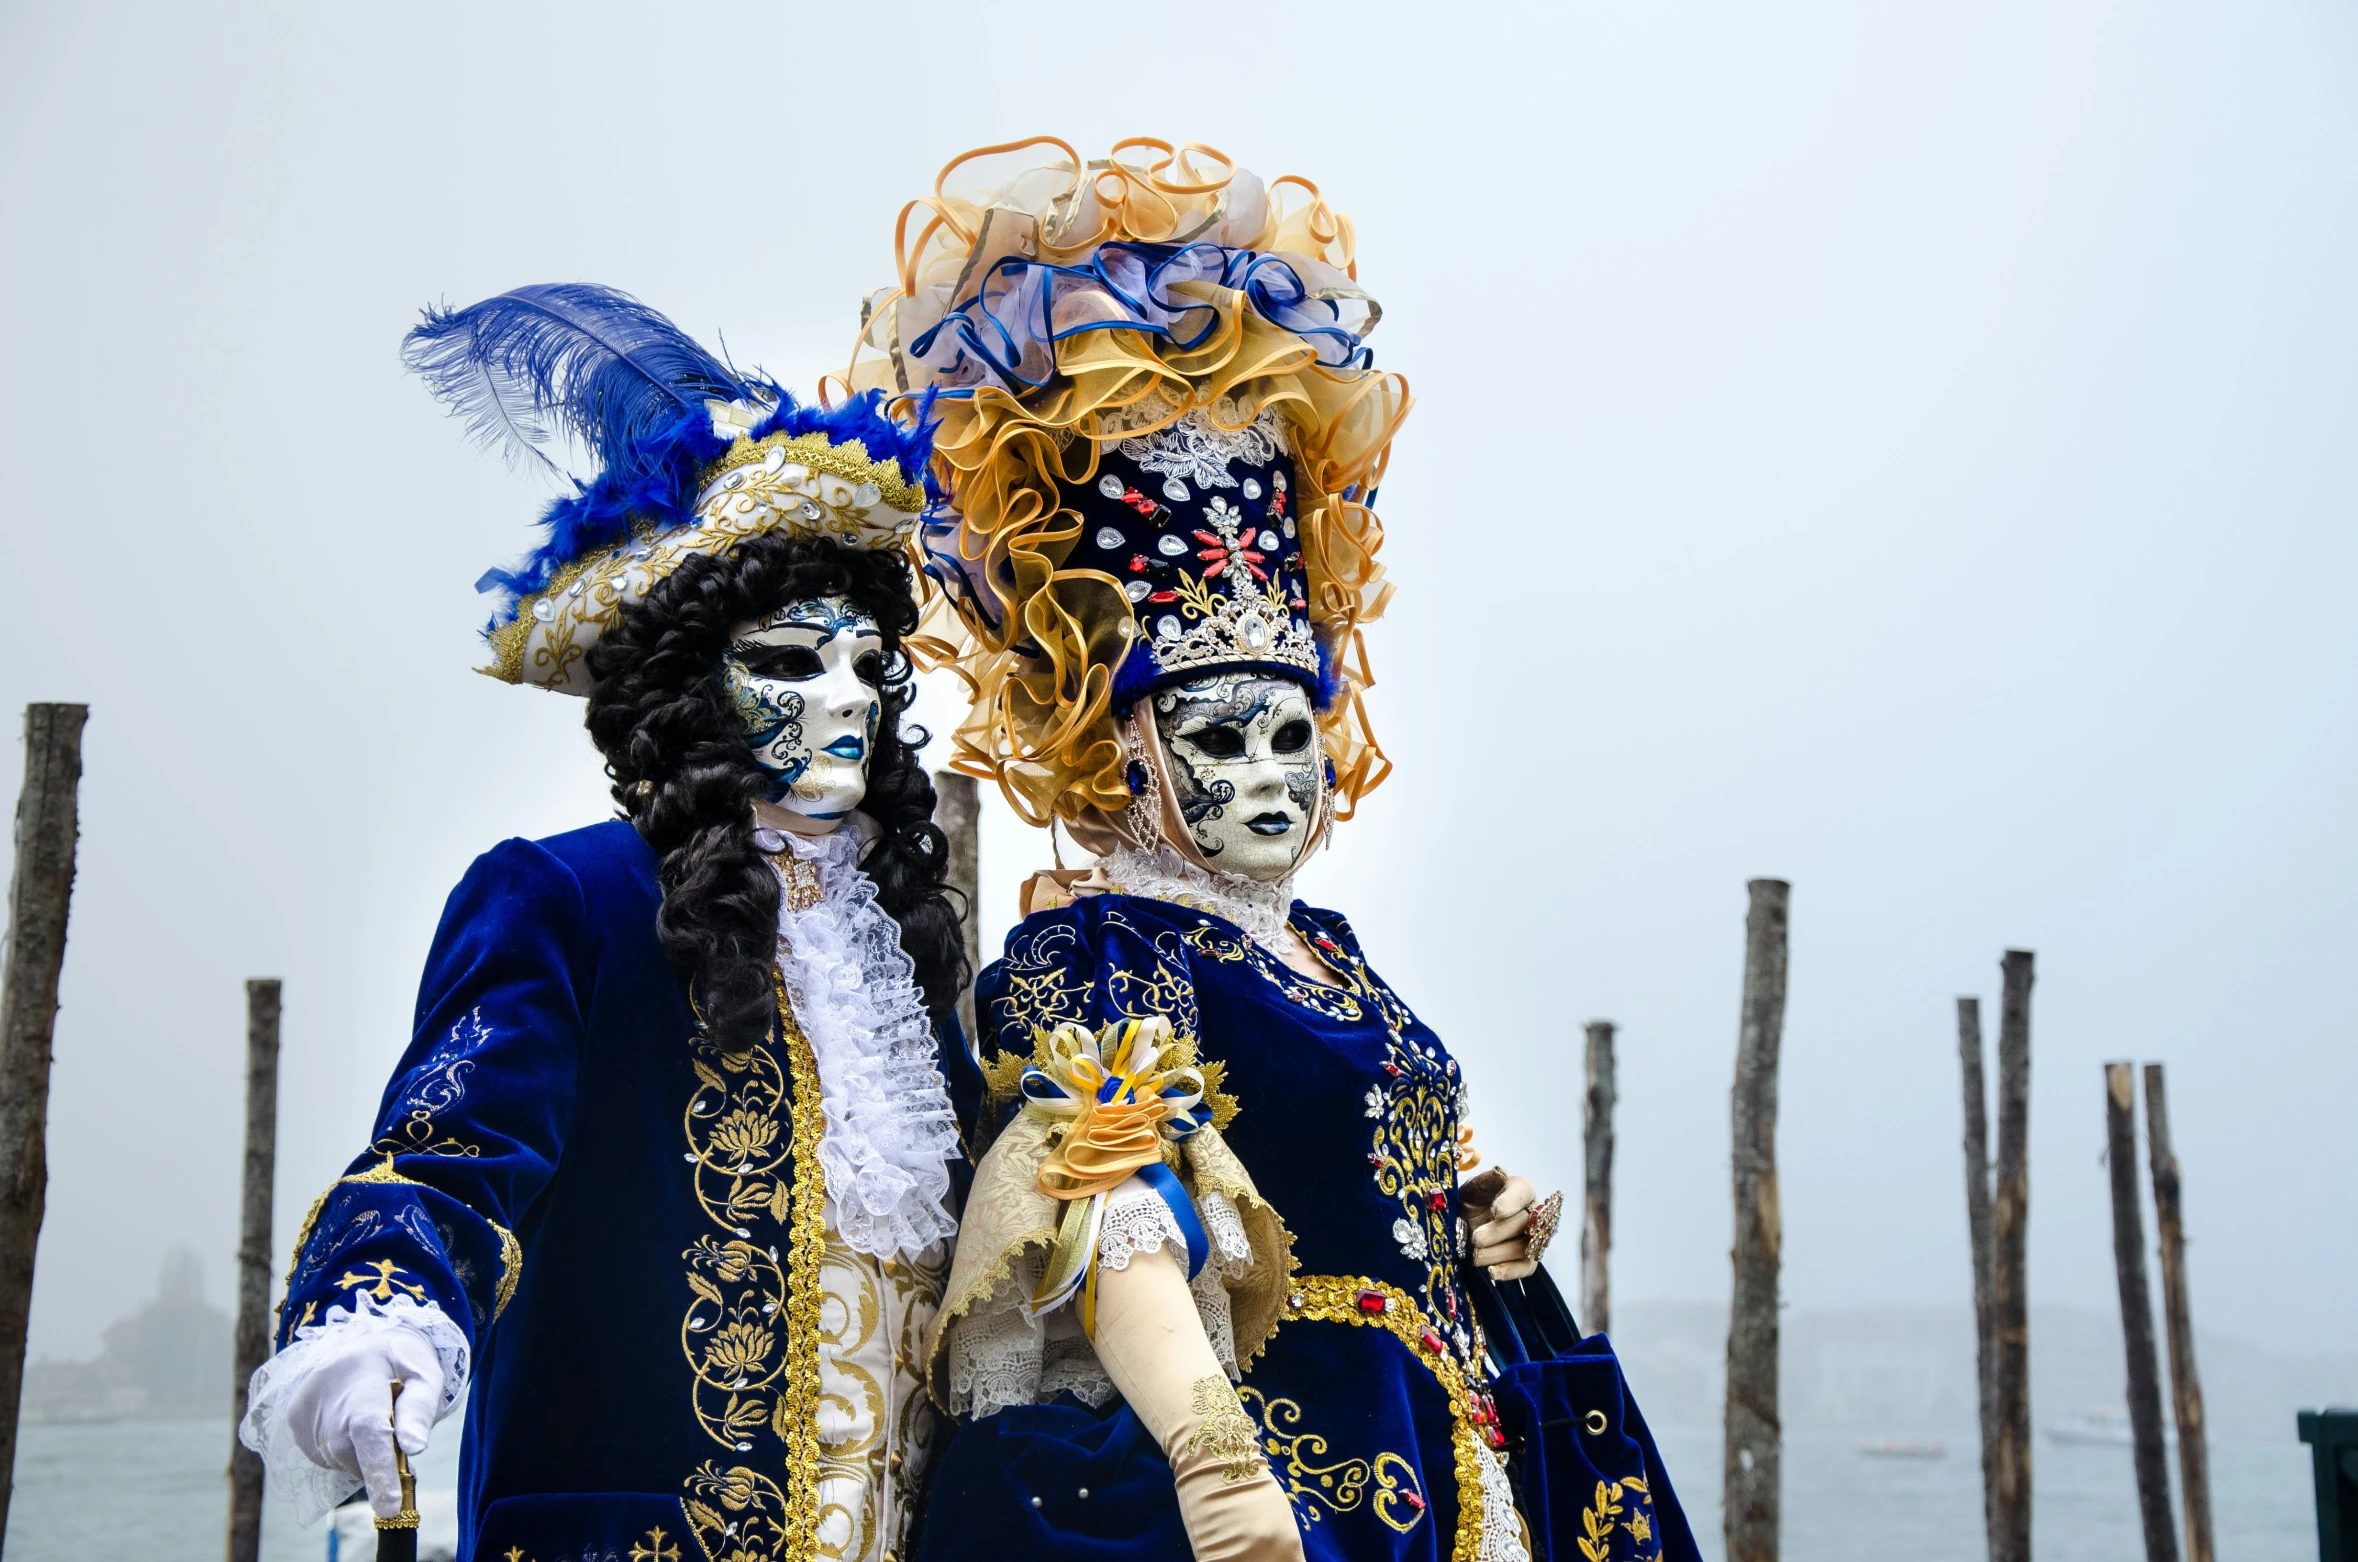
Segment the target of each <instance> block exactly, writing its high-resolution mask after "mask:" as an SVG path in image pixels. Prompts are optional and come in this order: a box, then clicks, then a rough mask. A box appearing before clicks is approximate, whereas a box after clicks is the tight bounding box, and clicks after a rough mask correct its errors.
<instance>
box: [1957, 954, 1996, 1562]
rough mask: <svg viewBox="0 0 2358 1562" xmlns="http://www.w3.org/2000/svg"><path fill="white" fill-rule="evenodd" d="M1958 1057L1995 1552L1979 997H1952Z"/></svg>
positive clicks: (1988, 1527) (1984, 1523)
mask: <svg viewBox="0 0 2358 1562" xmlns="http://www.w3.org/2000/svg"><path fill="white" fill-rule="evenodd" d="M1957 1063H1958V1068H1959V1072H1960V1073H1961V1074H1962V1075H1963V1076H1964V1089H1965V1233H1966V1240H1967V1241H1968V1242H1970V1243H1971V1244H1972V1246H1973V1375H1974V1385H1975V1393H1976V1396H1977V1404H1978V1405H1979V1408H1980V1412H1981V1528H1982V1536H1983V1540H1984V1542H1985V1544H1986V1545H1988V1546H1989V1547H1990V1548H1991V1554H1992V1555H1995V1548H1996V1546H1997V1522H1996V1519H1995V1517H1994V1516H1993V1513H1992V1510H1991V1507H1990V1496H1991V1493H1992V1491H1993V1490H1994V1489H1995V1485H1996V1475H1997V1471H1996V1467H1995V1466H1996V1458H1997V1437H1998V1379H1997V1369H1998V1360H1997V1350H1996V1346H1995V1341H1994V1339H1993V1338H1992V1335H1991V1322H1992V1313H1991V1297H1990V1113H1989V1087H1988V1085H1987V1083H1986V1082H1985V1079H1984V1076H1983V1073H1982V1039H1981V1000H1980V999H1979V998H1959V999H1958V1000H1957Z"/></svg>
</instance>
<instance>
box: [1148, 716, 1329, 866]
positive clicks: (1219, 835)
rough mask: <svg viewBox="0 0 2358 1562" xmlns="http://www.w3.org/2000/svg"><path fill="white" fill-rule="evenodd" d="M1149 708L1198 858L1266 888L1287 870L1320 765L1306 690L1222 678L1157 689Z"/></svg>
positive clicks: (1303, 838) (1313, 801) (1308, 816)
mask: <svg viewBox="0 0 2358 1562" xmlns="http://www.w3.org/2000/svg"><path fill="white" fill-rule="evenodd" d="M1150 703H1152V705H1153V706H1154V722H1155V729H1156V731H1157V732H1159V733H1160V734H1161V736H1162V740H1163V749H1164V752H1165V753H1167V754H1168V755H1169V756H1170V761H1171V786H1172V790H1173V791H1174V792H1175V793H1176V797H1175V801H1176V802H1177V804H1178V806H1179V812H1180V815H1181V817H1183V818H1184V819H1185V820H1186V822H1187V831H1188V834H1189V836H1190V837H1191V838H1192V839H1193V841H1194V843H1195V849H1196V850H1197V851H1198V852H1200V853H1201V854H1202V855H1203V859H1204V861H1206V862H1207V863H1209V864H1211V865H1212V866H1213V867H1214V868H1217V869H1219V870H1220V871H1221V872H1223V873H1234V874H1237V875H1239V876H1240V877H1243V878H1248V879H1253V880H1256V881H1258V882H1260V883H1264V884H1266V883H1270V882H1272V881H1274V880H1277V879H1282V878H1284V877H1285V876H1286V875H1287V874H1289V873H1291V872H1293V870H1294V866H1295V864H1297V863H1298V862H1300V861H1301V857H1302V852H1303V850H1304V849H1305V848H1306V847H1307V846H1308V844H1309V841H1310V831H1311V826H1312V823H1313V819H1312V814H1313V811H1314V810H1315V809H1316V808H1317V806H1318V770H1319V766H1320V765H1322V764H1323V763H1325V751H1324V749H1323V748H1322V747H1321V746H1320V743H1319V737H1318V720H1317V716H1316V713H1315V712H1314V711H1313V710H1312V709H1311V706H1310V695H1309V692H1308V691H1307V690H1305V689H1304V688H1303V687H1302V686H1301V685H1300V684H1298V683H1296V682H1294V681H1293V680H1292V679H1291V678H1272V677H1270V676H1268V675H1267V674H1264V673H1222V674H1218V675H1215V676H1213V677H1210V678H1206V679H1204V680H1203V681H1202V682H1200V683H1186V684H1179V685H1177V686H1175V687H1173V688H1168V689H1163V690H1160V691H1158V692H1157V693H1156V694H1155V695H1153V696H1152V699H1151V702H1150Z"/></svg>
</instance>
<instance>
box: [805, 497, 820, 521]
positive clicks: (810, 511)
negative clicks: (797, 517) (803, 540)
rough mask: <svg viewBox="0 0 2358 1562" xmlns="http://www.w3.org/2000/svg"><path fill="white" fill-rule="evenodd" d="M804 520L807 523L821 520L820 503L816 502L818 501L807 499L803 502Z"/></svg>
mask: <svg viewBox="0 0 2358 1562" xmlns="http://www.w3.org/2000/svg"><path fill="white" fill-rule="evenodd" d="M802 518H803V519H804V520H806V521H815V520H817V519H818V518H819V501H818V500H816V499H805V500H804V501H803V502H802Z"/></svg>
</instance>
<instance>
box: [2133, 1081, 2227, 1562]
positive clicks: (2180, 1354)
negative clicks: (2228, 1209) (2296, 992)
mask: <svg viewBox="0 0 2358 1562" xmlns="http://www.w3.org/2000/svg"><path fill="white" fill-rule="evenodd" d="M2145 1154H2146V1161H2147V1163H2148V1164H2149V1165H2150V1166H2151V1167H2152V1169H2153V1224H2154V1228H2155V1231H2156V1234H2157V1235H2158V1236H2159V1237H2160V1238H2161V1279H2162V1318H2163V1319H2164V1321H2165V1322H2166V1323H2167V1324H2168V1326H2169V1331H2170V1400H2171V1408H2172V1409H2174V1410H2175V1411H2176V1412H2177V1420H2178V1487H2179V1493H2178V1500H2179V1503H2180V1504H2181V1506H2183V1507H2184V1509H2185V1511H2186V1562H2213V1559H2214V1558H2215V1556H2216V1555H2217V1553H2216V1552H2215V1551H2214V1550H2213V1548H2212V1541H2211V1456H2210V1449H2209V1447H2208V1446H2207V1445H2206V1443H2205V1441H2204V1437H2205V1434H2204V1430H2203V1421H2202V1377H2201V1375H2200V1374H2199V1373H2198V1372H2196V1371H2195V1367H2194V1313H2193V1310H2192V1308H2191V1307H2190V1306H2189V1305H2188V1303H2187V1298H2186V1225H2185V1221H2184V1219H2183V1218H2182V1216H2181V1214H2180V1212H2179V1208H2178V1155H2177V1152H2176V1151H2175V1150H2173V1149H2171V1147H2170V1105H2169V1101H2168V1100H2167V1098H2166V1095H2165V1092H2164V1090H2163V1087H2162V1066H2161V1065H2160V1064H2159V1063H2148V1064H2146V1065H2145Z"/></svg>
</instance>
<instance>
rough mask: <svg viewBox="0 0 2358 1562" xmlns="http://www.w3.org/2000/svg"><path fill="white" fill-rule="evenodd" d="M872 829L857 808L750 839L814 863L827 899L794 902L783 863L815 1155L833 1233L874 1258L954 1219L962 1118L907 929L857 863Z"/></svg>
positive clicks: (782, 906) (793, 997) (915, 1245)
mask: <svg viewBox="0 0 2358 1562" xmlns="http://www.w3.org/2000/svg"><path fill="white" fill-rule="evenodd" d="M875 828H876V827H875V824H874V822H873V821H872V820H870V819H869V818H868V817H867V816H866V815H864V814H854V815H852V816H851V817H850V818H849V819H846V820H845V821H844V823H843V826H842V828H840V829H838V830H836V831H835V832H834V833H833V834H831V835H819V836H803V835H795V834H792V833H790V832H786V831H778V830H772V829H770V828H769V827H767V826H762V827H760V828H759V829H757V831H756V833H755V842H756V844H757V845H759V846H761V847H762V848H763V849H764V850H766V851H772V852H775V851H778V850H780V849H782V848H783V849H787V850H791V851H792V853H793V855H794V857H795V858H796V859H798V860H799V861H801V862H805V863H808V864H810V865H811V866H812V867H813V868H815V869H816V870H817V871H818V878H819V899H818V900H817V902H816V903H815V904H811V905H808V906H806V907H804V908H803V909H801V910H799V911H798V910H795V909H793V906H792V902H793V900H794V899H795V897H794V896H793V895H792V894H791V893H789V888H790V886H789V885H788V883H787V881H786V875H785V874H784V873H783V872H781V873H780V874H779V878H780V893H779V897H778V968H779V971H780V973H781V974H782V975H783V976H784V977H785V979H786V996H787V998H788V1000H789V1001H790V1002H791V1003H792V1004H793V1005H794V1018H795V1020H796V1021H797V1022H798V1023H799V1024H800V1025H801V1026H802V1033H803V1035H804V1036H806V1037H808V1038H809V1040H810V1044H811V1053H812V1055H813V1057H814V1058H815V1059H816V1061H817V1063H818V1068H819V1094H820V1098H821V1101H822V1103H823V1104H824V1106H825V1108H826V1114H827V1130H826V1132H825V1134H824V1135H823V1136H821V1138H820V1141H819V1166H820V1169H821V1170H822V1171H824V1172H825V1173H826V1176H827V1195H828V1200H829V1202H830V1203H831V1204H832V1205H833V1207H834V1212H835V1227H836V1231H837V1234H838V1235H840V1236H841V1237H842V1238H843V1240H844V1241H845V1242H846V1243H847V1244H848V1245H850V1246H851V1247H852V1248H854V1249H856V1250H857V1251H859V1252H862V1253H867V1254H870V1255H872V1256H875V1257H879V1258H882V1257H886V1256H889V1255H891V1254H894V1253H899V1254H904V1255H907V1256H910V1257H914V1256H915V1255H917V1254H918V1253H921V1252H923V1251H924V1250H925V1249H926V1248H928V1247H930V1246H932V1245H933V1244H934V1243H936V1242H939V1241H941V1240H943V1239H944V1238H946V1237H949V1236H952V1235H954V1234H956V1232H957V1230H958V1223H957V1221H956V1220H954V1219H953V1218H951V1215H950V1209H949V1201H950V1167H949V1163H950V1162H951V1161H952V1160H954V1159H956V1158H957V1156H958V1154H959V1149H958V1126H957V1119H956V1117H955V1116H954V1115H953V1113H952V1112H951V1110H950V1096H949V1092H948V1091H947V1090H946V1089H945V1088H944V1087H943V1085H942V1076H941V1071H940V1069H938V1068H937V1067H935V1065H934V1034H933V1023H932V1021H930V1020H929V1019H927V1018H926V1014H925V1005H924V1004H923V1003H922V1002H921V1001H920V1000H919V998H918V994H917V984H916V980H915V974H914V968H913V967H912V966H911V965H910V963H909V957H908V955H907V954H906V953H905V952H903V950H902V949H901V930H900V928H899V926H898V925H897V924H895V923H894V921H893V919H892V918H891V917H890V916H888V915H886V914H885V912H884V911H883V909H882V908H881V907H879V906H878V905H877V904H876V885H875V881H873V880H872V879H870V878H869V877H868V875H867V874H865V873H863V872H861V871H860V848H861V847H862V846H863V845H864V844H865V843H866V842H867V841H869V840H871V839H873V838H874V834H875ZM773 866H775V865H773Z"/></svg>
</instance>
